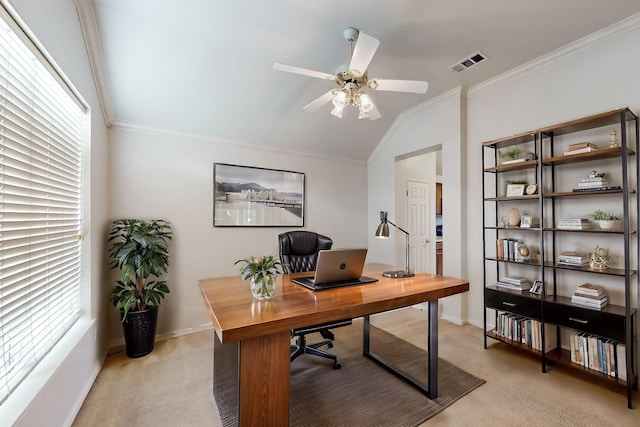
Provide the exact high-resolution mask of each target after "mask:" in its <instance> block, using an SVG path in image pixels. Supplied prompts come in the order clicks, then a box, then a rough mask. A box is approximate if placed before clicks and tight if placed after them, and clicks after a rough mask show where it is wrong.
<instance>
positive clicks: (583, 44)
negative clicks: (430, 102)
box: [469, 13, 640, 94]
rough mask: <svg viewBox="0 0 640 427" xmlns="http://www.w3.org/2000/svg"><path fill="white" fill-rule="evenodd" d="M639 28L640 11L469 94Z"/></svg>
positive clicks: (485, 82)
mask: <svg viewBox="0 0 640 427" xmlns="http://www.w3.org/2000/svg"><path fill="white" fill-rule="evenodd" d="M638 28H640V13H637V14H635V15H631V16H630V17H628V18H625V19H623V20H622V21H619V22H616V23H615V24H612V25H609V26H608V27H605V28H603V29H601V30H598V31H596V32H595V33H591V34H589V35H587V36H585V37H582V38H581V39H578V40H576V41H574V42H571V43H569V44H567V45H565V46H562V47H560V48H558V49H556V50H553V51H551V52H549V53H546V54H544V55H542V56H539V57H538V58H536V59H533V60H531V61H529V62H525V63H524V64H522V65H519V66H517V67H515V68H512V69H510V70H509V71H505V72H504V73H502V74H498V75H497V76H495V77H492V78H490V79H488V80H485V81H483V82H481V83H478V84H476V85H474V86H472V87H471V88H470V89H469V94H472V93H475V92H478V91H482V90H484V89H486V88H487V87H490V86H493V85H495V84H497V83H499V82H501V81H503V80H509V79H511V78H513V77H514V76H518V75H522V74H526V73H528V72H529V71H532V70H535V69H537V68H541V67H544V66H546V65H549V64H551V63H554V62H556V61H560V60H562V59H564V58H567V57H569V56H571V55H574V54H576V53H578V52H580V51H583V50H585V49H588V48H590V47H592V46H595V45H597V44H599V43H604V42H606V41H609V40H612V39H615V38H616V37H620V36H621V35H623V34H625V33H628V32H630V31H633V30H637V29H638Z"/></svg>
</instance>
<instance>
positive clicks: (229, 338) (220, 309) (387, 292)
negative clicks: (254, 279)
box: [199, 264, 469, 343]
mask: <svg viewBox="0 0 640 427" xmlns="http://www.w3.org/2000/svg"><path fill="white" fill-rule="evenodd" d="M385 267H386V266H383V265H379V264H378V265H367V266H366V268H365V272H364V274H365V275H366V276H369V277H375V278H377V279H378V280H379V281H378V282H376V283H367V284H363V285H354V286H345V287H341V288H335V289H327V290H322V291H312V290H309V289H307V288H305V287H303V286H300V285H298V284H296V283H294V282H292V281H291V278H292V277H296V276H298V277H299V276H305V275H306V276H308V275H309V273H308V272H306V273H296V274H284V275H279V276H278V278H277V284H276V290H275V293H274V296H273V298H272V299H271V300H268V301H258V300H255V299H254V298H253V296H252V295H251V290H250V289H249V283H248V282H247V283H244V282H243V281H242V279H241V278H240V276H239V275H238V276H231V277H221V278H214V279H202V280H200V281H199V282H200V290H201V291H202V295H203V297H204V300H205V304H206V306H207V309H208V311H209V316H210V317H211V322H212V323H213V326H214V328H215V331H216V334H217V335H218V338H219V339H220V341H221V342H222V343H227V342H233V341H240V340H244V339H248V338H254V337H258V336H263V335H270V334H274V333H276V332H282V331H285V330H290V329H293V328H296V327H302V326H309V325H315V324H318V323H324V322H330V321H334V320H342V319H353V318H356V317H360V316H364V315H367V314H374V313H379V312H383V311H387V310H392V309H395V308H401V307H407V306H410V305H414V304H419V303H422V302H425V301H431V300H434V299H438V298H444V297H447V296H450V295H454V294H458V293H461V292H466V291H468V290H469V282H468V281H466V280H463V279H456V278H452V277H446V276H436V275H433V274H426V273H419V274H416V275H415V276H414V277H409V278H405V279H391V278H387V277H382V271H384V270H385ZM386 269H388V268H386Z"/></svg>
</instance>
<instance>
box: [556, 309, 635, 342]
mask: <svg viewBox="0 0 640 427" xmlns="http://www.w3.org/2000/svg"><path fill="white" fill-rule="evenodd" d="M605 308H606V307H605ZM544 321H545V322H546V323H553V324H556V325H559V326H563V327H566V328H571V329H575V330H578V331H581V332H586V333H589V334H593V335H598V336H600V337H603V338H609V339H613V340H616V341H620V342H624V341H625V339H626V338H625V323H626V321H625V316H624V315H620V314H618V313H611V312H607V311H597V310H591V309H588V308H582V307H576V306H573V305H567V304H559V303H555V302H548V301H545V302H544Z"/></svg>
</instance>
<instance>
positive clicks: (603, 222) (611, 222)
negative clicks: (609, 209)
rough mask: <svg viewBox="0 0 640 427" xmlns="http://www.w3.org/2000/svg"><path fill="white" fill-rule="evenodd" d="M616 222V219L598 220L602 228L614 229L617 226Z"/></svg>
mask: <svg viewBox="0 0 640 427" xmlns="http://www.w3.org/2000/svg"><path fill="white" fill-rule="evenodd" d="M616 222H617V221H615V220H607V219H601V220H598V227H600V229H601V230H613V229H614V228H616Z"/></svg>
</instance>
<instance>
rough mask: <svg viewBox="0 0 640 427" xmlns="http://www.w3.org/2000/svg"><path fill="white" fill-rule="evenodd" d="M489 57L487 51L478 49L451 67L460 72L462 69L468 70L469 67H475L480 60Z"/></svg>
mask: <svg viewBox="0 0 640 427" xmlns="http://www.w3.org/2000/svg"><path fill="white" fill-rule="evenodd" d="M487 58H488V57H487V54H486V53H484V52H481V51H477V52H474V53H472V54H471V55H469V57H468V58H465V59H463V60H462V61H458V62H456V63H455V64H453V65H452V66H450V67H449V68H451V69H452V70H453V71H456V72H458V73H459V72H461V71H464V70H466V69H467V68H471V67H473V66H474V65H476V64H477V63H478V62H480V61H484V60H485V59H487Z"/></svg>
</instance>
